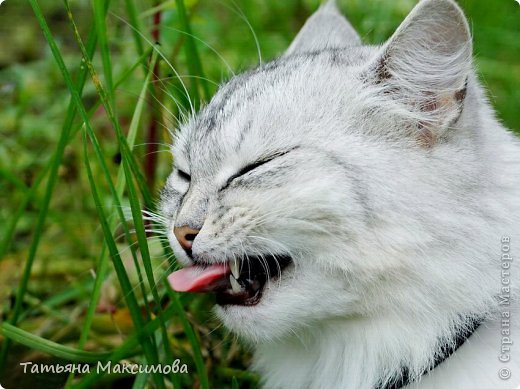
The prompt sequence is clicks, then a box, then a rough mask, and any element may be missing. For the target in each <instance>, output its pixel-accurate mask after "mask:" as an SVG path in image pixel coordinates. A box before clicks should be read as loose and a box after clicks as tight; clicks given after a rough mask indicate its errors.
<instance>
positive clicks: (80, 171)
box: [0, 0, 520, 388]
mask: <svg viewBox="0 0 520 389" xmlns="http://www.w3.org/2000/svg"><path fill="white" fill-rule="evenodd" d="M340 3H341V4H342V8H344V9H345V10H346V11H347V13H348V15H349V19H350V20H351V22H352V23H353V25H354V26H355V27H356V28H357V29H358V30H359V31H360V33H361V35H362V36H363V39H364V40H365V41H367V42H381V41H383V40H384V39H386V38H387V37H388V36H389V35H390V34H391V33H392V31H393V30H394V29H395V28H396V26H397V25H398V24H399V22H400V20H401V19H402V18H403V17H404V16H405V15H406V13H407V12H408V11H409V9H411V7H412V6H413V3H414V1H412V0H399V1H395V2H383V1H382V0H369V1H361V0H350V1H345V2H343V1H340ZM317 4H318V1H317V0H288V1H284V2H279V1H275V0H265V1H262V2H260V1H259V0H248V1H243V2H240V7H238V6H237V4H235V3H234V2H233V1H231V0H223V1H218V2H213V1H206V0H199V1H197V0H171V1H163V2H158V1H157V2H156V1H151V0H146V1H142V2H137V1H135V0H124V1H121V0H120V1H117V0H112V1H107V0H93V1H92V2H74V3H69V1H68V0H64V1H63V2H62V1H58V0H50V1H45V2H42V1H38V0H29V2H28V3H27V4H22V3H19V2H10V1H9V0H8V1H7V2H5V3H4V4H2V6H0V19H3V20H2V22H3V23H0V25H3V26H7V27H3V28H0V39H2V42H9V41H12V40H14V39H16V40H18V41H19V42H22V43H23V44H22V46H23V47H22V48H20V47H19V46H20V45H14V44H13V45H12V46H13V47H10V46H7V45H6V47H5V50H6V51H9V50H12V51H11V52H10V54H9V55H7V56H5V55H4V53H1V55H0V108H1V109H0V122H1V123H3V127H2V129H1V130H0V131H1V135H2V142H0V176H1V177H2V180H1V181H0V202H1V203H2V206H0V219H1V220H4V221H5V222H3V223H1V225H0V315H1V318H2V321H3V322H2V323H1V325H0V331H1V332H0V370H1V372H0V382H1V383H2V384H3V385H4V386H6V387H7V388H9V387H29V386H34V385H39V384H38V383H41V382H44V381H45V382H46V384H45V385H46V387H62V386H65V387H67V388H91V387H116V386H117V387H120V386H122V387H126V386H128V387H134V388H144V387H149V386H153V387H158V388H167V387H171V386H173V387H176V388H181V387H182V388H183V387H196V388H209V387H219V388H239V387H251V386H255V385H256V384H257V382H258V377H257V376H256V375H255V374H253V373H250V372H248V371H247V370H246V367H247V365H248V364H249V362H250V354H249V352H248V351H247V350H246V349H244V348H243V347H242V346H240V345H239V344H237V342H236V340H235V339H233V338H232V337H231V336H229V334H227V333H226V332H225V331H224V330H223V329H221V328H220V327H219V324H218V323H217V322H216V321H215V320H214V318H213V317H212V316H211V313H210V309H211V305H212V300H211V298H210V297H207V296H192V295H179V294H177V293H176V292H174V291H172V290H171V288H170V287H169V285H168V283H167V282H166V280H165V277H166V275H167V274H168V272H169V271H171V269H172V268H173V267H174V266H175V261H174V258H173V255H172V253H171V251H170V249H169V248H168V245H167V243H166V242H164V241H163V240H161V239H160V235H157V234H154V231H156V230H157V228H159V227H157V226H156V225H155V224H154V223H153V221H152V220H150V218H149V217H148V216H146V215H149V214H145V217H143V213H142V212H141V210H142V209H144V210H147V211H149V212H154V211H155V204H156V199H157V193H158V190H159V189H160V187H161V186H162V183H163V182H164V179H165V177H166V176H167V174H168V170H169V166H170V164H171V160H170V156H169V153H167V152H164V151H167V150H168V147H167V143H168V142H169V136H170V130H173V129H174V128H175V127H176V125H177V122H178V121H182V120H183V117H184V116H185V115H187V114H189V113H190V112H191V111H192V109H193V110H197V109H198V108H199V107H200V105H201V103H203V102H207V101H208V100H209V99H210V98H211V96H212V94H213V93H214V92H215V89H216V84H218V83H220V82H221V81H222V80H225V79H226V78H229V77H230V75H231V72H232V71H235V72H237V73H238V72H239V71H240V70H242V69H246V68H248V67H250V66H253V65H254V64H255V63H257V62H258V60H259V59H260V58H262V57H263V58H266V59H270V58H273V57H274V56H276V55H278V54H280V53H281V52H283V50H284V49H285V48H286V47H287V46H288V44H289V42H290V40H291V39H292V37H293V36H294V35H295V33H296V32H297V30H298V28H299V27H300V26H301V25H302V23H303V22H304V20H305V19H306V17H307V16H308V15H309V14H310V13H311V11H312V10H313V9H315V8H316V6H317ZM460 4H461V5H462V7H463V8H464V9H465V10H466V12H467V14H468V15H469V17H470V20H471V21H472V27H473V31H474V37H475V53H476V65H477V67H478V69H479V70H480V72H481V77H482V79H483V81H484V83H485V84H486V85H487V87H488V89H489V90H490V98H491V101H492V102H493V103H494V104H495V105H496V107H497V111H498V112H499V116H500V118H501V119H502V120H503V121H504V122H505V124H506V125H508V126H509V127H510V128H512V129H516V130H519V129H520V115H518V113H517V105H518V104H517V102H518V100H519V99H520V95H519V93H520V92H519V91H520V88H518V86H519V84H520V67H519V65H518V58H520V43H519V42H520V32H518V30H517V25H518V19H519V18H520V7H518V5H517V4H516V3H515V2H514V1H513V0H511V1H502V2H499V3H496V4H488V3H486V2H483V1H480V0H461V1H460ZM29 12H32V15H34V17H33V16H31V17H29V16H27V15H28V13H29ZM42 32H43V33H42ZM24 34H25V35H28V36H29V37H30V39H29V38H25V35H24ZM34 36H38V37H40V38H41V39H42V40H41V41H40V43H41V45H39V46H40V47H42V48H45V49H42V50H41V51H38V50H37V49H35V47H34V46H33V45H32V44H29V42H30V41H31V39H33V38H34ZM43 40H44V41H43ZM24 42H25V43H24ZM257 42H258V43H259V45H257ZM37 46H38V45H37ZM259 47H260V48H261V50H260V49H259ZM23 49H25V51H24V50H23ZM229 68H230V69H229ZM4 204H5V205H4ZM177 359H179V360H181V361H182V363H186V364H187V366H188V370H189V374H169V375H162V374H158V373H155V374H154V373H151V374H140V375H137V376H136V377H126V376H112V375H107V374H103V373H98V372H96V371H95V370H94V371H92V372H91V373H90V374H63V375H59V376H55V377H50V376H46V377H42V376H32V375H22V374H21V373H20V366H19V363H20V362H21V361H25V360H31V361H35V362H36V361H39V363H47V364H49V363H58V362H59V363H67V362H85V363H95V362H96V361H102V362H103V361H104V362H106V361H113V362H114V363H115V362H119V361H131V362H136V363H141V364H157V363H159V362H160V363H164V364H167V363H170V364H171V363H173V362H174V361H175V360H177ZM42 380H43V381H42Z"/></svg>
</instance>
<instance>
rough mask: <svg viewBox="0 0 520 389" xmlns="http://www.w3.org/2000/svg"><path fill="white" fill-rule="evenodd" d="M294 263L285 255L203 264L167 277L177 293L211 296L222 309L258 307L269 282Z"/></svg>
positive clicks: (197, 264)
mask: <svg viewBox="0 0 520 389" xmlns="http://www.w3.org/2000/svg"><path fill="white" fill-rule="evenodd" d="M291 262H292V260H291V258H290V257H288V256H284V255H279V256H277V255H269V256H263V257H247V259H244V260H240V259H237V260H230V261H228V262H226V263H217V264H212V265H208V264H201V263H196V264H194V265H193V266H189V267H186V268H184V269H181V270H178V271H176V272H174V273H172V274H170V276H169V277H168V280H169V281H170V284H171V285H172V288H173V289H174V290H176V291H178V292H211V293H215V294H216V297H217V304H219V305H229V304H232V305H244V306H251V305H256V304H258V302H259V301H260V299H261V298H262V292H263V290H264V288H265V285H266V284H267V281H270V280H273V279H276V278H278V277H279V276H280V275H281V273H282V271H283V270H284V269H285V268H286V267H287V266H288V265H289V264H290V263H291Z"/></svg>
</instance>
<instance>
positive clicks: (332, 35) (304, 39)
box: [285, 0, 361, 55]
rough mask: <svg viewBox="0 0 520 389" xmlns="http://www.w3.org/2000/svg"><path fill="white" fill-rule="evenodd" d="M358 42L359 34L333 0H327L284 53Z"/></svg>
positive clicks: (341, 46) (309, 50)
mask: <svg viewBox="0 0 520 389" xmlns="http://www.w3.org/2000/svg"><path fill="white" fill-rule="evenodd" d="M359 44H361V40H360V39H359V35H358V34H357V33H356V31H355V30H354V28H353V27H352V26H351V25H350V23H349V22H348V21H347V19H345V18H344V17H343V16H342V15H341V14H340V12H339V10H338V8H337V7H336V3H335V1H334V0H329V1H328V2H327V3H325V4H323V5H322V6H321V7H320V8H319V9H318V10H317V11H316V12H315V13H314V14H313V15H312V16H311V17H310V18H309V19H308V20H307V21H306V22H305V25H304V26H303V27H302V29H301V30H300V32H299V33H298V35H297V36H296V38H294V40H293V42H292V43H291V45H290V46H289V48H288V49H287V51H286V52H285V55H291V54H295V53H304V52H312V51H319V50H324V49H333V48H343V47H348V46H354V45H359Z"/></svg>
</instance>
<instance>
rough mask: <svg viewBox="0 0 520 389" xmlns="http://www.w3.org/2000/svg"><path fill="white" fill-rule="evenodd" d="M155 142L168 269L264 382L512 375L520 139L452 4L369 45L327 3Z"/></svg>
mask: <svg viewBox="0 0 520 389" xmlns="http://www.w3.org/2000/svg"><path fill="white" fill-rule="evenodd" d="M172 153H173V155H174V168H173V172H172V173H171V175H170V176H169V177H168V179H167V181H166V184H165V187H164V190H163V193H162V197H161V211H162V214H163V215H164V217H165V218H166V220H168V223H167V224H168V225H167V229H168V231H169V232H168V238H169V241H170V244H171V246H172V248H173V250H174V252H175V254H176V257H177V259H178V261H179V263H180V264H182V265H183V266H184V268H183V269H181V270H179V271H176V272H174V273H172V274H171V275H170V276H169V280H170V283H171V284H172V287H173V288H174V289H175V290H177V291H180V292H213V293H215V294H216V300H217V305H216V307H215V312H216V314H217V316H218V317H219V319H220V320H222V322H223V323H224V324H225V326H227V328H229V329H230V330H231V331H232V332H233V333H235V334H237V335H238V336H239V337H240V338H242V339H244V340H245V341H246V342H248V343H250V344H252V345H253V347H254V350H255V352H254V362H253V369H254V370H255V371H257V372H259V373H260V374H261V376H262V382H263V385H264V387H266V388H346V389H350V388H352V389H359V388H369V389H374V388H380V389H383V388H385V389H388V388H398V387H403V386H406V385H409V386H410V387H421V388H435V387H436V388H466V387H467V388H498V387H515V386H517V385H518V384H519V383H520V381H519V379H520V362H519V361H520V344H518V346H516V345H515V344H514V342H513V345H510V347H509V349H507V346H508V345H509V343H510V341H511V339H514V338H515V336H516V337H518V338H517V339H518V341H520V331H519V332H516V333H515V328H516V325H517V324H515V320H516V321H517V322H520V319H515V306H516V304H515V302H516V300H517V294H518V285H519V282H518V281H519V277H520V269H518V268H516V265H515V261H514V255H515V250H517V251H516V252H519V251H518V249H517V247H519V245H520V243H519V242H520V234H519V233H520V179H519V177H520V143H519V141H518V139H516V138H515V137H514V135H512V134H511V133H510V132H509V131H508V130H506V129H505V128H504V127H503V126H502V125H501V124H500V123H499V121H498V120H497V119H496V118H495V115H494V112H493V109H492V108H491V106H490V104H489V103H488V102H487V100H486V97H485V95H484V92H483V88H482V87H481V86H480V84H479V81H478V80H477V77H476V72H475V70H474V68H473V65H472V38H471V34H470V30H469V27H468V23H467V20H466V18H465V16H464V14H463V12H462V11H461V9H460V8H459V6H458V5H457V4H456V3H454V2H453V1H452V0H423V1H421V2H419V3H418V4H417V5H416V7H415V8H414V9H413V10H412V11H411V13H410V14H409V15H408V16H407V18H406V19H405V20H404V22H403V23H402V24H401V25H400V27H399V28H398V29H397V30H396V32H395V33H394V34H393V36H392V37H391V38H390V39H389V40H388V41H387V42H386V43H384V44H383V45H381V46H367V45H363V44H362V42H361V39H360V37H359V36H358V34H357V33H356V32H355V30H354V29H353V27H352V26H351V25H350V24H349V22H348V21H347V20H346V19H345V18H344V17H343V16H342V15H341V14H340V12H339V11H338V8H337V6H336V5H335V3H334V2H333V1H329V2H328V3H326V4H324V5H322V6H321V7H320V8H319V9H318V11H317V12H316V13H315V14H313V15H312V16H311V17H310V18H309V20H308V21H307V22H306V24H305V25H304V27H303V28H302V30H301V31H300V32H299V33H298V35H297V37H296V38H295V40H294V41H293V42H292V44H291V45H290V47H289V48H288V50H287V51H286V52H285V53H284V54H283V55H282V56H281V57H280V58H278V59H276V60H274V61H272V62H268V63H263V64H261V65H259V66H258V67H257V68H256V69H253V70H250V71H247V72H245V73H243V74H241V75H238V76H235V77H233V78H232V79H231V80H230V81H229V82H227V83H225V84H224V85H222V86H221V87H220V88H219V90H218V92H217V93H216V95H215V96H214V97H213V99H212V100H211V101H210V102H209V103H208V104H207V105H206V106H204V107H203V108H202V109H201V110H200V112H199V113H198V114H196V115H194V116H193V117H191V118H190V119H189V120H188V121H187V122H186V123H184V124H183V125H182V126H181V127H180V129H179V130H178V131H177V132H176V133H175V139H174V143H173V146H172ZM511 258H513V259H511ZM506 327H507V328H506ZM517 334H518V335H517ZM504 345H505V346H506V349H504V348H503V346H504ZM458 346H460V347H459V348H457V347H458ZM505 354H507V355H508V356H509V357H508V356H503V357H502V355H505ZM499 357H501V358H502V359H501V360H499ZM507 358H510V360H509V361H504V359H507ZM506 362H507V363H506ZM501 369H502V370H501ZM503 369H508V370H509V371H510V372H511V373H512V376H511V378H510V379H505V378H507V377H505V375H507V371H508V370H503ZM499 375H501V377H499ZM500 378H502V380H501V379H500ZM500 385H502V386H500Z"/></svg>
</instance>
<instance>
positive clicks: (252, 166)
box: [220, 149, 293, 190]
mask: <svg viewBox="0 0 520 389" xmlns="http://www.w3.org/2000/svg"><path fill="white" fill-rule="evenodd" d="M291 150H293V149H291ZM291 150H287V151H284V152H280V153H277V154H274V155H271V156H270V157H267V158H264V159H262V160H259V161H256V162H253V163H251V164H249V165H247V166H245V167H243V168H242V169H240V170H239V171H238V172H237V173H236V174H233V175H232V176H231V177H229V178H228V180H227V181H226V183H225V184H224V186H223V187H222V188H221V189H220V190H223V189H226V188H227V187H228V186H229V185H230V184H231V182H232V181H233V180H234V179H236V178H238V177H241V176H243V175H245V174H247V173H249V172H251V171H253V170H255V169H256V168H258V167H260V166H262V165H265V164H266V163H268V162H271V161H272V160H273V159H275V158H278V157H281V156H282V155H285V154H287V153H288V152H289V151H291Z"/></svg>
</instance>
